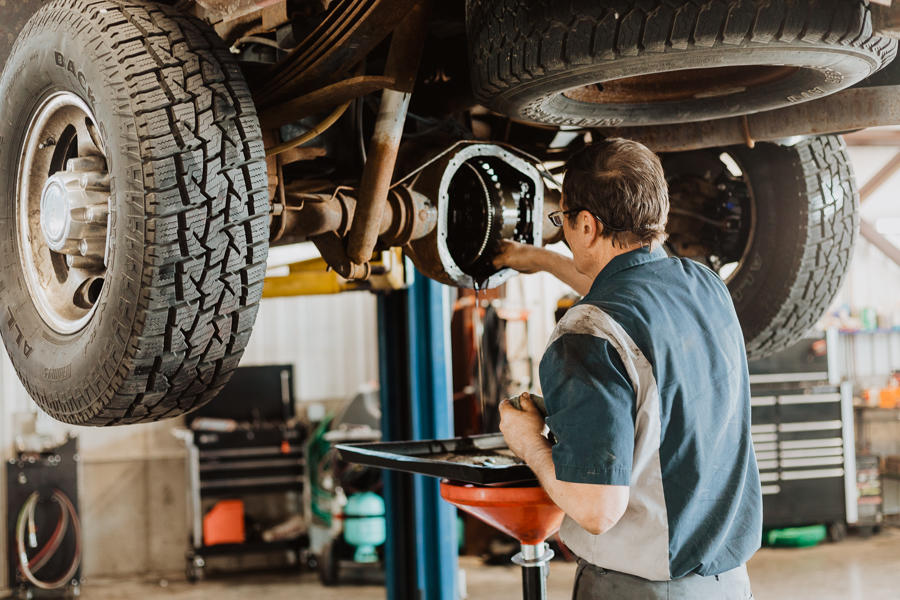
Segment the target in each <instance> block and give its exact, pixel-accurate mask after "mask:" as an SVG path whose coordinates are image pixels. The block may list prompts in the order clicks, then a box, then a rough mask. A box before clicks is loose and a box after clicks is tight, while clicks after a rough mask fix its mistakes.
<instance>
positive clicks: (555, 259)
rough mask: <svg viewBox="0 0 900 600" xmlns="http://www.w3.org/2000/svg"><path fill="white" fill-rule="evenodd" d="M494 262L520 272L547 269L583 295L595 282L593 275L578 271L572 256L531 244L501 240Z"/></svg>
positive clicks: (498, 265) (500, 266) (499, 267)
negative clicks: (589, 275)
mask: <svg viewBox="0 0 900 600" xmlns="http://www.w3.org/2000/svg"><path fill="white" fill-rule="evenodd" d="M493 262H494V266H495V267H496V268H498V269H502V268H503V267H509V268H510V269H515V270H516V271H518V272H519V273H537V272H538V271H546V272H548V273H550V274H551V275H553V276H554V277H556V278H557V279H559V280H560V281H562V282H563V283H565V284H567V285H568V286H570V287H571V288H572V289H573V290H575V291H576V292H578V293H579V294H581V295H582V296H584V295H586V294H587V293H588V291H589V290H590V289H591V284H592V283H593V279H592V278H591V277H588V276H587V275H584V274H583V273H579V272H578V269H577V268H576V267H575V261H574V260H572V259H571V258H570V257H568V256H563V255H562V254H559V253H557V252H554V251H553V250H548V249H547V248H538V247H536V246H531V245H529V244H520V243H519V242H511V241H509V240H503V241H502V242H500V253H499V254H497V256H495V257H494V261H493Z"/></svg>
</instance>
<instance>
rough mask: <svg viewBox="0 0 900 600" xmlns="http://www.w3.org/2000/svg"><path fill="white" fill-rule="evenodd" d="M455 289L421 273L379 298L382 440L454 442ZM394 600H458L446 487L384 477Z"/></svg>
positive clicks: (389, 588)
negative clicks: (451, 439) (443, 495)
mask: <svg viewBox="0 0 900 600" xmlns="http://www.w3.org/2000/svg"><path fill="white" fill-rule="evenodd" d="M449 291H450V290H449V288H447V287H445V286H443V285H441V284H439V283H437V282H435V281H432V280H431V279H428V278H427V277H424V276H422V275H420V274H418V273H416V275H415V279H414V282H413V284H412V285H411V286H410V287H409V289H408V290H401V291H395V292H390V293H388V294H386V295H382V296H379V298H378V325H379V361H380V369H379V371H380V377H381V405H382V428H381V429H382V439H384V440H385V441H401V440H423V439H439V438H449V437H453V433H454V432H453V404H452V402H453V400H452V381H451V371H450V327H449V323H450V306H449ZM383 477H384V496H385V504H386V506H387V522H388V536H387V543H386V548H385V549H386V553H385V554H386V561H385V562H386V565H385V568H386V573H387V597H388V599H389V600H414V599H419V598H420V599H422V600H456V598H457V589H456V587H457V586H456V573H457V558H458V555H457V535H456V509H454V508H453V507H452V506H450V505H449V504H448V503H446V502H443V501H442V500H441V497H440V484H439V481H438V480H436V479H434V478H431V477H424V476H422V475H414V476H412V475H408V474H404V473H397V472H393V471H384V474H383Z"/></svg>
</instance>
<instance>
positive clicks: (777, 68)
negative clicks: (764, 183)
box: [466, 0, 897, 127]
mask: <svg viewBox="0 0 900 600" xmlns="http://www.w3.org/2000/svg"><path fill="white" fill-rule="evenodd" d="M466 23H467V30H468V37H469V62H470V65H471V69H470V70H471V73H472V85H473V89H474V91H475V95H476V97H477V98H478V99H479V101H481V102H482V103H484V104H485V105H487V106H489V107H491V108H493V109H494V110H496V111H497V112H500V113H502V114H505V115H508V116H510V117H514V118H520V119H524V120H527V121H533V122H539V123H550V124H554V125H576V126H582V127H616V126H620V125H656V124H664V123H687V122H693V121H699V120H704V119H715V118H720V117H727V116H734V115H740V114H747V113H752V112H758V111H761V110H769V109H773V108H778V107H781V106H787V105H790V104H794V103H797V102H803V101H806V100H811V99H814V98H818V97H821V96H824V95H827V94H830V93H832V92H835V91H838V90H841V89H843V88H845V87H848V86H850V85H853V84H854V83H856V82H858V81H860V80H861V79H863V78H865V77H868V76H869V75H871V74H872V73H874V72H875V71H877V70H878V69H880V68H881V67H882V66H884V65H886V64H887V63H888V62H890V61H891V59H893V57H894V54H895V53H896V50H897V42H896V41H895V40H892V39H890V38H886V37H880V36H878V35H875V34H873V32H872V22H871V16H870V12H869V7H868V3H867V2H865V1H864V0H711V1H704V0H602V1H598V0H468V2H467V3H466Z"/></svg>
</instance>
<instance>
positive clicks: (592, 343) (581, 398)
mask: <svg viewBox="0 0 900 600" xmlns="http://www.w3.org/2000/svg"><path fill="white" fill-rule="evenodd" d="M540 377H541V388H542V391H543V394H544V402H545V403H546V405H547V425H548V426H549V427H550V431H552V432H553V435H554V436H556V439H557V443H556V444H555V445H554V446H553V464H554V466H555V467H556V478H557V479H559V480H560V481H569V482H573V483H594V484H608V485H629V483H630V481H631V461H632V456H633V454H634V418H635V404H636V402H635V392H634V388H633V387H632V384H631V381H630V380H629V378H628V375H627V372H626V370H625V365H624V364H623V363H622V359H621V358H620V357H619V354H618V352H617V351H616V349H615V348H614V347H613V346H612V345H611V344H610V343H609V342H608V341H607V340H604V339H603V338H599V337H596V336H593V335H587V334H566V335H563V336H561V337H560V338H559V339H557V340H556V341H554V342H553V343H552V344H551V345H550V347H549V348H548V349H547V352H546V353H545V354H544V358H543V359H542V360H541V366H540Z"/></svg>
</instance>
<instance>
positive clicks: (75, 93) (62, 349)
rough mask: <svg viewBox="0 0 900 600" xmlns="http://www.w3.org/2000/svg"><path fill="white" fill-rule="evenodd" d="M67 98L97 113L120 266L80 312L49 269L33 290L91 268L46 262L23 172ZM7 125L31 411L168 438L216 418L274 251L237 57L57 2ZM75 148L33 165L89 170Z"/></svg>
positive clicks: (10, 105)
mask: <svg viewBox="0 0 900 600" xmlns="http://www.w3.org/2000/svg"><path fill="white" fill-rule="evenodd" d="M60 95H62V96H63V97H67V98H74V99H75V103H80V105H81V106H82V107H84V110H83V113H84V114H86V115H88V116H87V117H85V120H86V121H91V127H90V128H89V129H90V132H91V137H92V138H93V140H94V146H95V147H94V150H93V152H94V156H93V157H92V158H91V159H90V161H93V162H92V163H91V164H94V165H95V167H96V168H101V167H99V166H97V165H105V166H104V167H103V168H105V173H106V174H108V179H107V180H106V181H107V183H106V186H105V188H104V190H105V191H104V192H101V193H105V194H108V195H109V201H108V207H107V208H108V211H109V216H108V221H105V222H104V223H103V224H102V227H103V228H104V230H105V231H107V234H106V240H105V243H106V245H105V248H106V250H105V252H103V251H102V250H101V251H99V252H97V253H95V255H94V260H95V263H94V265H93V266H92V267H91V268H92V269H94V270H93V271H92V272H94V273H97V274H99V276H98V277H97V279H98V280H99V282H100V283H97V284H96V285H95V286H94V287H93V288H92V289H91V294H90V296H89V297H88V298H87V300H85V298H84V297H81V298H78V299H76V302H75V308H72V306H67V305H66V302H65V300H66V298H65V297H63V300H62V301H61V300H60V298H59V294H60V293H66V290H65V287H64V286H62V287H61V286H57V285H56V284H54V282H53V280H52V276H51V277H47V276H46V274H47V273H51V274H52V273H53V271H52V270H51V271H47V270H46V269H45V272H44V273H43V274H42V275H41V277H35V276H33V275H34V271H33V270H29V266H28V265H32V266H33V265H35V264H36V265H45V266H46V265H48V264H53V265H56V269H57V270H56V271H55V273H56V275H57V276H58V277H59V278H60V280H65V279H66V277H68V276H70V275H71V274H72V273H73V272H74V269H75V267H73V266H71V265H73V264H74V263H73V259H75V260H77V257H73V256H71V255H64V254H61V253H59V252H54V251H51V250H50V248H49V247H48V246H46V245H42V243H41V242H42V238H41V237H40V235H39V233H36V231H35V230H31V229H29V227H33V225H31V224H28V225H23V223H25V222H26V221H27V219H25V220H23V218H22V217H21V215H22V214H24V213H23V211H20V210H19V208H20V207H21V206H33V204H31V205H29V204H26V203H28V202H32V200H33V195H29V194H30V193H31V192H33V191H34V190H35V189H36V187H37V186H38V185H39V182H38V184H35V185H32V186H30V187H24V186H23V185H22V184H21V182H22V180H23V177H24V175H23V174H22V173H19V171H20V170H21V169H20V167H19V166H18V165H19V164H23V163H22V160H25V159H23V158H21V157H23V156H26V154H27V152H25V151H26V150H27V148H26V145H27V143H26V142H27V141H28V140H29V138H30V136H31V134H30V133H29V132H30V131H32V130H33V126H32V125H31V123H32V117H31V115H35V114H37V113H39V111H40V110H42V108H41V107H43V106H47V99H48V98H55V97H59V96H60ZM0 115H2V118H0V139H2V140H3V143H2V144H0V248H2V251H3V255H4V256H5V257H6V259H5V260H4V261H3V264H2V265H0V311H2V318H0V332H2V336H3V341H4V344H5V346H6V349H7V352H8V354H9V356H10V358H11V360H12V363H13V365H14V367H15V368H16V371H17V372H18V374H19V377H20V378H21V380H22V383H23V384H24V385H25V388H26V389H27V390H28V392H29V393H30V394H31V396H32V398H34V400H35V401H36V402H37V403H38V404H39V405H40V406H41V408H43V409H44V410H45V411H46V412H47V413H49V414H50V415H51V416H53V417H54V418H56V419H59V420H61V421H65V422H67V423H73V424H78V425H115V424H124V423H137V422H142V421H155V420H159V419H162V418H167V417H173V416H177V415H180V414H183V413H185V412H188V411H190V410H192V409H195V408H197V407H199V406H201V405H202V404H204V403H206V402H207V401H209V400H210V399H211V398H213V397H214V396H215V395H216V394H217V393H218V391H219V390H220V389H221V388H222V387H223V386H224V385H225V383H227V381H228V379H229V378H230V376H231V373H232V371H233V370H234V368H235V367H237V365H238V362H239V361H240V358H241V355H242V353H243V350H244V347H245V345H246V343H247V341H248V339H249V336H250V330H251V327H252V325H253V322H254V320H255V318H256V312H257V309H258V303H259V299H260V297H261V295H262V282H263V277H264V273H265V260H266V254H267V251H268V195H267V181H266V167H265V161H264V151H263V145H262V141H261V134H260V129H259V124H258V121H257V117H256V113H255V109H254V106H253V102H252V99H251V96H250V93H249V90H248V88H247V86H246V84H245V82H244V79H243V76H242V75H241V72H240V70H239V69H238V66H237V64H236V62H235V61H234V59H233V58H232V57H231V55H230V54H229V53H228V50H227V48H226V47H225V45H224V43H223V42H222V41H221V40H220V39H219V38H218V36H217V35H216V34H215V32H214V31H213V30H212V29H211V28H210V27H209V26H207V25H206V24H204V23H202V22H200V21H198V20H196V19H193V18H190V17H186V16H183V15H181V14H179V13H178V12H177V11H176V10H174V9H172V8H171V7H168V6H163V5H157V4H153V3H150V2H145V1H143V0H136V1H134V2H128V3H124V2H118V1H115V0H111V1H108V0H56V1H54V2H51V3H49V4H47V5H45V6H44V7H43V8H42V9H41V10H40V11H39V12H38V13H37V14H36V15H35V16H34V17H33V18H32V19H31V20H30V21H29V23H28V25H27V26H26V28H25V29H24V30H23V32H22V34H21V35H20V36H19V39H18V40H17V42H16V44H15V47H14V49H13V52H12V54H11V56H10V59H9V62H8V63H7V66H6V69H5V71H4V72H3V76H2V79H0ZM79 123H80V122H79V121H78V120H76V121H75V125H74V126H75V127H76V129H77V126H78V125H79ZM32 137H33V136H32ZM58 137H59V136H58ZM64 137H65V136H62V137H59V140H56V139H50V138H49V137H48V141H45V142H42V143H41V145H39V146H37V147H36V148H32V150H33V152H32V154H31V157H32V158H31V159H33V160H34V161H35V164H40V161H41V156H42V155H41V153H42V152H60V153H61V154H60V156H63V158H66V157H69V156H71V155H74V154H77V155H78V156H79V157H80V156H81V154H78V153H80V152H81V151H82V148H81V147H82V146H83V145H87V140H86V137H87V134H85V135H82V136H81V137H80V139H79V138H78V136H76V138H75V139H70V138H65V139H69V142H70V146H71V147H69V148H68V149H67V148H61V145H62V142H61V141H60V140H62V139H63V138H64ZM28 147H29V148H31V146H28ZM98 149H99V153H98V151H97V150H98ZM98 154H102V156H98ZM31 159H29V160H31ZM61 160H62V159H61ZM28 164H30V163H28ZM64 164H72V161H71V160H69V161H68V162H59V161H57V163H56V166H55V167H52V166H51V168H50V169H49V172H47V171H46V167H45V168H44V170H43V171H42V170H40V169H39V170H37V171H35V170H30V171H29V172H30V173H36V174H37V175H38V176H41V177H46V176H47V175H50V174H52V173H53V172H54V171H57V172H61V169H62V168H63V167H64ZM23 173H24V172H23ZM28 177H33V175H29V176H28ZM101 179H102V178H101ZM29 181H33V180H31V179H29ZM26 192H28V193H26ZM29 198H32V200H30V199H29ZM41 201H43V199H41ZM67 206H69V207H71V206H72V204H71V203H70V204H68V205H67ZM41 207H42V208H41V210H43V204H41ZM24 212H25V213H27V212H28V211H24ZM29 223H30V221H29ZM43 226H44V225H43V221H42V227H43ZM23 232H24V233H23ZM48 239H49V238H48ZM93 239H95V240H97V238H93ZM98 243H99V242H98ZM101 248H102V246H101ZM69 254H71V252H69ZM100 259H102V260H100ZM29 261H31V262H29ZM67 261H68V262H67ZM67 264H68V265H70V267H66V265H67ZM67 273H68V274H67ZM48 281H49V284H48V283H47V282H48ZM101 284H102V287H101ZM35 289H37V290H39V292H37V293H36V292H35ZM41 289H43V291H40V290H41ZM47 298H49V300H50V301H49V302H47V301H45V300H47ZM79 303H80V304H79ZM85 303H87V304H85ZM48 305H53V306H51V307H50V308H49V309H48ZM60 307H61V308H60ZM79 307H80V312H79ZM70 314H74V315H75V316H76V317H77V319H76V318H73V319H70V320H67V317H68V316H69V315H70ZM54 317H59V318H58V319H55V318H54ZM60 323H62V325H60Z"/></svg>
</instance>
